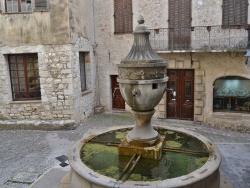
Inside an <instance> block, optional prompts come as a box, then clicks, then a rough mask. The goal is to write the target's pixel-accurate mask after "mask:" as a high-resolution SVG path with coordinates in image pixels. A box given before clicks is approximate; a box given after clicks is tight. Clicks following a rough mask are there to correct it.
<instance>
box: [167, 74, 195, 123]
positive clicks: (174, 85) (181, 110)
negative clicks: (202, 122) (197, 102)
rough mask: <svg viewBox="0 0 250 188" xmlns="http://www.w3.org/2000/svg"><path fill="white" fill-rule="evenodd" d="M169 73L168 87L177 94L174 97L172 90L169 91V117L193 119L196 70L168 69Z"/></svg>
mask: <svg viewBox="0 0 250 188" xmlns="http://www.w3.org/2000/svg"><path fill="white" fill-rule="evenodd" d="M167 73H168V77H169V81H168V82H167V87H168V88H171V89H172V90H173V91H174V92H175V94H176V96H175V97H173V96H172V95H171V92H170V91H168V92H167V118H172V119H186V120H193V116H194V70H191V69H185V70H180V69H179V70H177V69H175V70H173V69H172V70H171V69H168V71H167Z"/></svg>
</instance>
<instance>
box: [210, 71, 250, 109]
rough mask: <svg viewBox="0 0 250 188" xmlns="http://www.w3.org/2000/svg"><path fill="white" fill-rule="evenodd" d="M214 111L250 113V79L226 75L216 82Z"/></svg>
mask: <svg viewBox="0 0 250 188" xmlns="http://www.w3.org/2000/svg"><path fill="white" fill-rule="evenodd" d="M213 99H214V100H213V109H214V111H215V112H216V111H227V112H242V113H250V80H249V79H246V78H243V77H238V76H226V77H222V78H219V79H217V80H216V81H215V82H214V98H213Z"/></svg>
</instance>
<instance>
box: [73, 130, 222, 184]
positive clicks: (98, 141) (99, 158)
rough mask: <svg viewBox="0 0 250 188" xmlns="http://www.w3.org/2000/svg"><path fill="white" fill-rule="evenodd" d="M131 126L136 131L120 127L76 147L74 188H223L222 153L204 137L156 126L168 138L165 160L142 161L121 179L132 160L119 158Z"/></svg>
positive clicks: (163, 156) (78, 143)
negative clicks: (220, 173)
mask: <svg viewBox="0 0 250 188" xmlns="http://www.w3.org/2000/svg"><path fill="white" fill-rule="evenodd" d="M128 127H131V128H132V126H126V127H119V128H113V129H110V130H107V131H105V132H102V133H98V134H94V135H90V136H84V137H83V138H82V139H81V140H80V141H78V142H77V143H76V144H75V145H73V146H72V149H71V152H70V154H69V163H70V166H71V173H70V174H71V177H70V187H72V188H81V187H91V186H97V187H128V188H130V187H131V188H132V187H144V186H145V187H190V186H191V185H192V188H196V187H197V188H198V187H199V188H202V187H209V188H219V182H220V177H219V165H220V162H221V157H220V154H219V152H218V150H217V149H216V148H215V146H214V145H213V144H212V142H211V141H210V140H208V139H207V138H205V137H204V136H201V135H198V134H196V133H193V132H190V131H187V130H184V129H181V128H179V129H173V128H169V127H154V128H155V129H156V130H157V131H158V132H159V134H160V135H161V136H166V139H165V142H164V143H163V148H164V149H163V151H162V157H161V159H160V160H155V159H144V158H141V159H140V160H139V162H138V163H137V164H136V165H135V168H134V169H133V171H131V173H128V171H129V170H127V171H126V173H124V175H123V176H122V178H121V179H119V177H120V175H121V174H122V172H123V170H124V168H125V167H126V165H127V163H128V162H129V161H130V159H131V156H121V155H118V144H119V143H121V142H122V141H124V140H125V137H126V134H127V132H128V131H129V130H131V128H128ZM128 174H129V175H128ZM126 178H127V179H126ZM118 179H119V180H118Z"/></svg>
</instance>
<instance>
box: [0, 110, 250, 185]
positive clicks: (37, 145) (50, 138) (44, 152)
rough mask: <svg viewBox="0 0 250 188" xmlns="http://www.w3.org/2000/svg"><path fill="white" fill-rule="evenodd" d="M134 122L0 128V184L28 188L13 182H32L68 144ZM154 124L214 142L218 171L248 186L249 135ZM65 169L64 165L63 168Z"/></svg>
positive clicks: (105, 119)
mask: <svg viewBox="0 0 250 188" xmlns="http://www.w3.org/2000/svg"><path fill="white" fill-rule="evenodd" d="M132 124H134V120H133V117H132V116H131V115H130V114H126V113H124V114H120V113H114V114H100V115H95V116H93V117H91V118H89V119H87V120H86V121H85V122H83V123H82V125H81V126H79V127H78V128H77V129H76V130H68V131H49V132H47V131H28V130H25V131H23V130H10V131H4V130H2V131H0V143H1V144H0V151H1V152H0V159H1V160H0V187H1V188H27V187H29V185H28V184H22V183H17V182H14V181H12V180H13V179H14V178H16V177H19V176H20V174H22V176H23V180H25V181H26V180H29V181H35V180H36V179H37V178H38V177H40V176H41V175H42V174H43V173H44V172H46V171H47V170H49V169H50V168H52V167H55V166H58V165H59V164H60V162H59V161H58V160H57V159H55V158H56V157H58V156H61V155H66V156H67V155H68V152H69V149H70V147H71V146H72V145H73V144H74V143H75V142H76V141H78V140H79V139H80V138H81V137H82V136H83V135H84V134H93V133H95V132H96V131H98V132H99V131H103V130H106V129H107V128H108V127H114V126H119V125H132ZM153 125H161V126H164V125H168V126H172V127H175V128H176V127H182V128H185V129H187V130H190V131H193V132H197V133H198V134H201V135H204V136H206V137H207V138H209V139H210V140H212V141H213V142H214V144H215V145H216V146H217V147H218V148H219V150H220V152H221V155H222V164H221V167H220V171H221V173H222V174H223V175H225V176H226V177H227V178H229V179H230V180H231V181H232V183H233V185H234V187H237V188H246V187H250V182H249V181H250V180H249V177H250V171H249V169H250V134H249V133H239V132H233V131H230V130H220V129H216V128H213V127H209V126H207V125H204V124H202V125H200V124H196V123H193V122H189V121H178V120H166V119H165V120H159V119H153ZM65 168H67V167H65Z"/></svg>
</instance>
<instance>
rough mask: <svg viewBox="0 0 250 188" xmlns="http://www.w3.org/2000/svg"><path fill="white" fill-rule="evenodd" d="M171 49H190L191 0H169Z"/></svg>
mask: <svg viewBox="0 0 250 188" xmlns="http://www.w3.org/2000/svg"><path fill="white" fill-rule="evenodd" d="M169 28H170V30H169V48H171V49H173V50H184V49H189V48H190V40H191V33H190V32H191V0H169Z"/></svg>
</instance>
